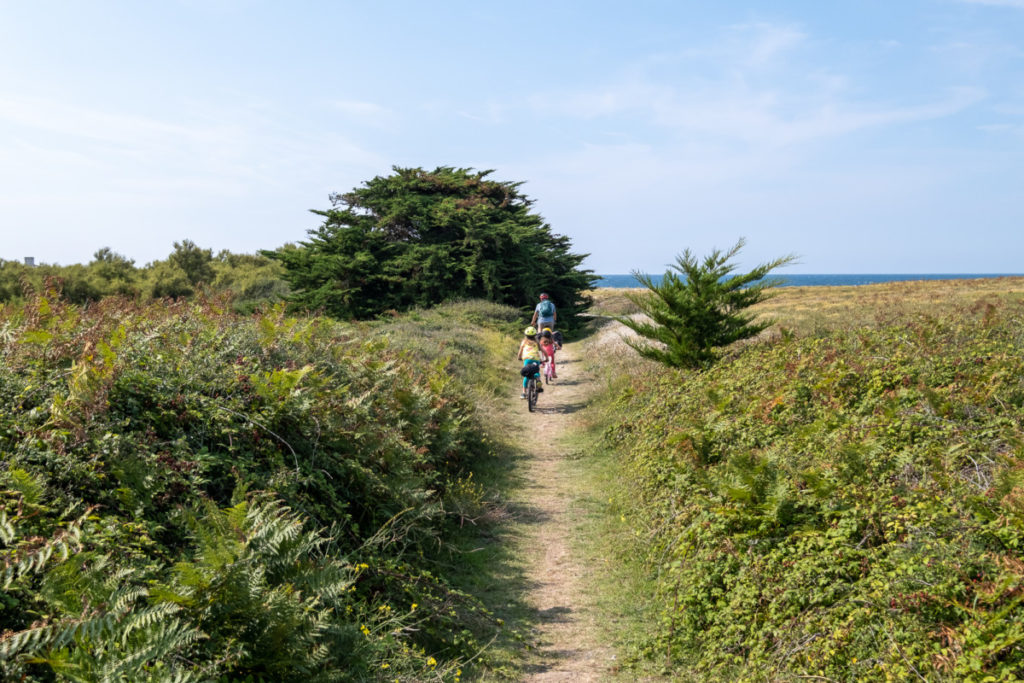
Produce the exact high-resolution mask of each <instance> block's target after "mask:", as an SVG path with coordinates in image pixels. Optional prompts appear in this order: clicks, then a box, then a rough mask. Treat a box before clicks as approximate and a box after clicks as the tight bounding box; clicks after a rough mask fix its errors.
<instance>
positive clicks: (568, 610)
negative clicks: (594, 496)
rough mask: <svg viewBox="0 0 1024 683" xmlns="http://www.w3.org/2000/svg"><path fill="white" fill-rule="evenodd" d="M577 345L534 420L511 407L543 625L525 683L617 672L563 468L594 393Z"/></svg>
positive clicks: (565, 352)
mask: <svg viewBox="0 0 1024 683" xmlns="http://www.w3.org/2000/svg"><path fill="white" fill-rule="evenodd" d="M578 344H579V343H578V342H577V343H576V344H566V345H565V347H564V348H563V349H562V351H560V352H559V354H558V359H557V362H558V379H557V380H555V383H554V384H552V385H549V386H548V387H547V388H546V390H545V391H544V393H542V394H541V395H540V400H539V401H538V402H537V411H536V412H535V413H532V414H531V413H529V412H528V411H527V408H526V402H525V401H522V400H520V399H516V400H517V401H518V404H516V405H514V406H513V409H514V410H518V411H519V413H521V418H519V419H517V420H516V422H517V423H518V424H519V427H520V428H519V429H518V433H520V434H523V435H524V441H523V442H522V444H521V445H522V447H523V449H524V450H525V451H526V452H528V453H529V454H530V457H529V458H528V460H527V472H526V479H527V482H528V484H527V486H526V488H525V490H524V492H523V495H524V497H525V501H524V503H525V504H526V505H527V506H528V507H529V508H530V510H531V515H530V516H531V518H532V519H533V520H534V523H532V524H528V525H525V529H526V533H525V537H524V539H523V541H522V546H521V550H520V552H521V556H522V557H524V558H525V562H526V563H527V569H526V573H527V576H528V579H529V586H530V595H529V597H528V600H529V603H530V604H531V606H532V607H533V609H535V610H536V612H537V622H538V624H539V632H538V633H537V634H536V640H535V642H536V646H537V649H536V654H535V657H534V659H533V661H531V662H529V663H528V664H527V666H526V667H525V671H526V672H527V675H526V678H525V680H527V681H598V680H601V678H602V677H603V676H604V675H605V674H606V673H607V672H608V671H609V669H610V668H611V667H612V666H613V665H614V664H615V659H614V657H613V654H614V653H613V651H612V650H611V649H610V648H607V647H604V646H603V645H602V644H601V643H599V642H597V641H598V640H599V636H598V635H597V634H598V630H597V628H596V625H595V619H596V618H597V617H596V615H595V613H594V611H593V609H592V607H591V605H589V604H588V601H587V591H586V590H585V586H586V580H587V568H586V566H585V563H584V562H583V560H582V558H581V557H579V556H578V554H576V553H575V552H574V548H573V535H574V531H575V529H576V527H577V524H578V523H579V519H578V517H577V514H578V513H577V512H576V510H577V509H578V508H577V507H576V506H575V503H576V501H577V500H579V499H580V497H581V496H582V495H583V492H582V491H580V488H579V482H578V481H577V480H576V479H577V478H576V477H574V476H573V472H572V467H571V463H568V462H567V461H566V456H567V449H568V448H569V446H568V445H567V444H566V443H565V440H564V438H563V437H564V436H565V434H566V433H567V432H568V431H569V430H570V429H571V428H572V427H573V426H574V424H575V420H576V419H577V413H578V411H579V410H580V409H581V408H583V407H584V406H585V405H586V404H587V401H588V399H589V397H590V395H591V394H592V393H593V391H594V381H593V379H592V378H591V377H589V376H587V375H586V374H585V371H584V368H583V364H582V363H581V362H579V356H580V355H581V354H582V350H581V349H580V347H579V346H578ZM526 436H529V439H528V441H527V440H526V438H525V437H526ZM541 444H546V445H547V447H542V446H541Z"/></svg>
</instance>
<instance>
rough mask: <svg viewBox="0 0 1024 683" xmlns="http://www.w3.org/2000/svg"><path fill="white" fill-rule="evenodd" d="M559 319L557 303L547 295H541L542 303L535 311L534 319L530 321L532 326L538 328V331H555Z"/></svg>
mask: <svg viewBox="0 0 1024 683" xmlns="http://www.w3.org/2000/svg"><path fill="white" fill-rule="evenodd" d="M557 319H558V311H557V310H555V302H554V301H552V300H551V299H550V298H549V297H548V295H547V294H541V295H540V303H539V304H537V306H536V308H534V309H533V319H531V320H530V326H531V327H536V328H537V329H538V330H543V329H544V328H545V327H548V328H550V329H552V330H554V329H555V320H557Z"/></svg>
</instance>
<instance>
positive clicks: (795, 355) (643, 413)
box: [605, 300, 1024, 681]
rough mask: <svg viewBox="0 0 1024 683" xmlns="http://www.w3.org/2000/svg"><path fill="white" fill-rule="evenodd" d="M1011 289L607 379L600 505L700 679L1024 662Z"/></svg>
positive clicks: (1013, 675)
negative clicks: (1000, 295) (620, 520)
mask: <svg viewBox="0 0 1024 683" xmlns="http://www.w3.org/2000/svg"><path fill="white" fill-rule="evenodd" d="M1022 313H1024V305H1022V304H1021V303H1020V301H1019V300H1018V301H1013V300H1007V301H1003V302H1001V303H1000V304H999V305H991V304H989V305H985V306H981V307H976V308H974V309H973V310H970V309H963V310H959V311H957V312H953V313H948V314H945V313H944V314H942V315H941V316H934V317H929V316H926V315H919V316H916V317H915V318H914V319H907V320H899V321H890V322H889V323H886V324H881V325H879V326H877V327H857V328H847V329H835V330H832V331H830V332H829V333H828V334H827V335H813V336H808V337H797V336H795V335H792V334H785V335H783V337H782V339H781V340H779V341H778V342H777V343H772V344H765V343H761V344H750V345H747V346H746V347H744V348H742V349H733V351H732V353H731V354H730V355H729V356H728V357H727V358H726V359H725V360H723V362H722V363H721V364H719V365H717V366H715V367H714V368H712V369H710V370H708V371H706V372H702V373H695V372H685V371H676V370H662V369H654V368H648V369H646V370H645V371H644V372H642V373H640V374H639V375H637V376H634V377H628V378H621V379H619V380H618V381H619V385H618V386H617V389H618V390H619V393H620V395H619V397H618V398H617V400H616V401H615V403H614V405H613V406H612V407H613V410H612V411H610V412H611V413H613V414H614V416H615V417H614V422H613V424H612V426H610V427H609V428H608V429H607V430H606V432H605V443H606V445H607V446H608V447H610V448H613V449H615V450H617V451H618V452H620V453H621V457H622V463H621V466H620V469H619V472H618V476H619V477H620V478H619V480H618V481H617V485H618V486H620V487H621V489H620V492H619V493H618V495H617V496H616V497H615V500H614V503H615V505H616V506H617V508H618V509H619V511H620V512H621V514H622V515H623V517H624V519H625V520H626V521H627V523H628V524H630V525H631V527H632V529H633V531H634V534H635V538H634V542H633V546H632V548H631V551H632V552H633V553H635V554H636V555H637V556H639V557H642V558H643V559H642V565H643V568H644V570H645V571H646V572H648V573H649V574H650V576H651V577H652V580H653V581H654V582H655V585H656V586H657V590H658V594H657V596H656V597H655V600H656V604H657V612H658V614H659V615H660V617H659V623H657V624H654V625H652V626H651V630H652V634H651V636H650V637H649V638H647V639H646V641H645V645H644V646H643V648H642V650H643V652H642V653H641V655H642V656H647V657H653V658H657V659H659V660H662V661H667V662H668V665H669V667H670V668H671V669H672V670H673V671H674V672H675V673H676V674H678V675H679V676H681V677H685V676H690V677H692V678H694V679H697V680H790V679H793V678H814V679H816V680H890V679H895V680H905V679H917V680H978V681H981V680H1017V679H1018V678H1019V677H1021V676H1024V610H1022V609H1021V601H1022V599H1024V328H1022V326H1021V320H1022Z"/></svg>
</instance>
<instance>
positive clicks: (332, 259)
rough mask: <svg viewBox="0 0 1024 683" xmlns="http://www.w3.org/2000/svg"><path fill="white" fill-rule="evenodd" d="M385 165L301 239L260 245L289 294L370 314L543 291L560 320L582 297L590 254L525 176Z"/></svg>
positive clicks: (330, 309)
mask: <svg viewBox="0 0 1024 683" xmlns="http://www.w3.org/2000/svg"><path fill="white" fill-rule="evenodd" d="M392 170H393V171H394V173H393V174H392V175H389V176H386V177H381V176H377V177H376V178H374V179H373V180H370V181H367V182H365V183H363V185H362V186H361V187H358V188H356V189H354V190H352V191H351V192H348V193H345V194H334V195H331V198H330V199H331V203H332V208H331V209H329V210H327V211H314V213H317V214H319V215H321V216H323V217H324V223H323V225H321V226H320V227H319V228H316V229H314V230H311V231H310V239H309V240H308V241H306V242H302V243H300V245H299V246H298V248H291V249H281V250H278V251H275V252H264V254H265V255H267V256H270V257H272V258H275V259H277V260H279V261H281V263H282V264H284V267H285V269H286V271H287V272H286V276H285V277H286V279H287V280H288V282H289V284H291V286H292V289H293V294H292V295H291V301H292V303H293V304H295V305H296V306H299V307H302V308H307V309H321V310H324V311H326V312H327V313H329V314H331V315H334V316H337V317H342V318H366V317H372V316H374V315H377V314H380V313H382V312H384V311H389V310H405V309H408V308H412V307H415V306H431V305H434V304H437V303H440V302H442V301H446V300H450V299H460V298H485V299H489V300H492V301H497V302H500V303H506V304H511V305H515V306H524V307H528V308H532V306H533V304H534V303H536V301H537V296H538V295H539V294H540V293H541V292H547V293H548V294H549V295H550V296H551V298H552V299H553V300H554V301H555V303H556V304H557V305H558V310H559V323H560V324H561V325H562V326H563V327H565V326H571V324H572V322H573V321H574V319H575V317H576V315H578V314H579V313H580V312H581V311H583V310H584V309H585V308H586V307H587V306H589V304H590V299H589V297H587V296H586V295H585V292H586V290H588V289H590V288H591V286H592V285H593V282H594V281H595V280H596V279H597V278H596V276H595V275H593V272H592V271H590V270H586V269H581V268H580V264H581V263H582V261H583V259H584V258H586V256H587V255H586V254H573V253H571V252H570V251H569V250H570V247H571V244H570V241H569V239H568V238H567V237H564V236H561V235H556V234H554V233H552V232H551V226H550V225H548V224H547V223H545V222H544V220H543V218H541V216H539V215H538V214H536V213H534V212H533V211H532V210H531V207H532V204H533V201H532V200H531V199H529V198H527V197H526V196H525V195H524V194H523V193H521V192H520V191H519V187H520V185H522V183H519V182H503V181H496V180H491V179H489V178H488V176H489V175H490V174H491V173H492V171H475V170H473V169H468V168H452V167H447V166H444V167H440V168H437V169H435V170H433V171H424V170H423V169H421V168H398V167H394V168H393V169H392Z"/></svg>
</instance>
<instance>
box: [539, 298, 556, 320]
mask: <svg viewBox="0 0 1024 683" xmlns="http://www.w3.org/2000/svg"><path fill="white" fill-rule="evenodd" d="M537 312H538V313H540V317H542V318H550V317H552V316H553V315H554V314H555V305H554V304H553V303H551V302H550V301H547V300H544V301H541V302H540V308H538V309H537Z"/></svg>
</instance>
